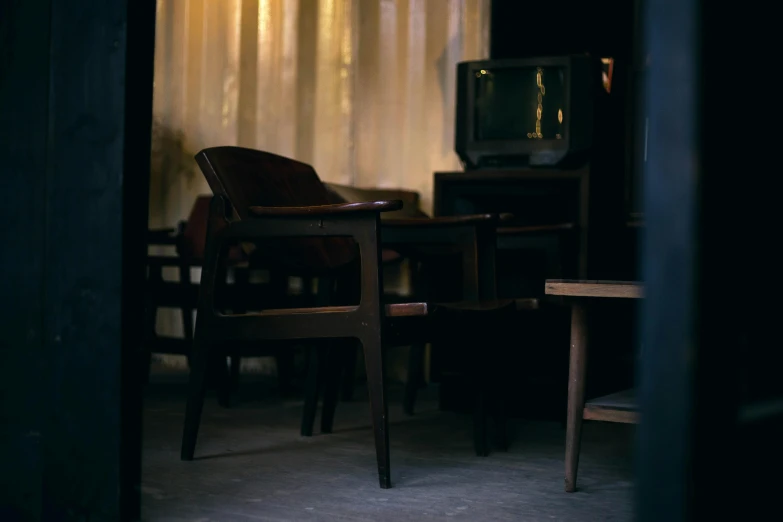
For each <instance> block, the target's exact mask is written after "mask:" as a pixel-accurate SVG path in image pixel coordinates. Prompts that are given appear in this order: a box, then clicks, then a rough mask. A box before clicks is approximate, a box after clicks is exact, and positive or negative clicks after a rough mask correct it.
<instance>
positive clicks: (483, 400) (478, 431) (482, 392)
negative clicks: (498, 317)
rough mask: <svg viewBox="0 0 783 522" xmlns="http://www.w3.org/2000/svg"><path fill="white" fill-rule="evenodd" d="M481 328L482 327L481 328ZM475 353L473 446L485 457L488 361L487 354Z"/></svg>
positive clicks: (486, 451)
mask: <svg viewBox="0 0 783 522" xmlns="http://www.w3.org/2000/svg"><path fill="white" fill-rule="evenodd" d="M482 330H484V329H483V328H482ZM475 346H476V344H475V342H471V344H470V348H471V349H472V348H473V347H475ZM471 351H472V350H471ZM476 355H477V358H476V368H475V370H474V371H473V372H472V373H473V383H474V394H475V395H474V397H475V399H474V400H475V406H474V409H473V446H474V448H475V450H476V455H477V456H479V457H486V456H488V455H489V443H488V440H487V398H488V397H487V395H488V394H487V391H488V390H487V388H488V383H489V379H488V375H487V370H488V366H489V361H488V360H487V359H488V356H487V354H486V353H484V354H476Z"/></svg>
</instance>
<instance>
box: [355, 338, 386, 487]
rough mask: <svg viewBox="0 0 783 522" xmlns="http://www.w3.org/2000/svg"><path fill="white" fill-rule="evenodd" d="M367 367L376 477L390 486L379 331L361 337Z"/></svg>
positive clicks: (382, 483) (384, 387)
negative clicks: (376, 468) (376, 333)
mask: <svg viewBox="0 0 783 522" xmlns="http://www.w3.org/2000/svg"><path fill="white" fill-rule="evenodd" d="M361 343H362V348H363V350H364V360H365V366H366V368H367V388H368V390H369V392H370V410H371V412H372V427H373V433H374V435H375V453H376V457H377V460H378V478H379V481H380V486H381V488H383V489H388V488H390V487H391V465H390V458H389V411H388V404H387V403H386V378H385V375H384V368H383V348H382V346H381V336H380V331H379V332H378V335H377V336H372V337H370V336H368V337H365V338H364V339H361Z"/></svg>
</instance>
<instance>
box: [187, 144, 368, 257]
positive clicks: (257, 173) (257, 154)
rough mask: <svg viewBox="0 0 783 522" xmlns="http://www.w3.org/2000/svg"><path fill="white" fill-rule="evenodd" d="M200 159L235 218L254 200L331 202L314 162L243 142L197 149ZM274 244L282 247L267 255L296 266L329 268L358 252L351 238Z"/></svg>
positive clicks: (272, 203)
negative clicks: (241, 144)
mask: <svg viewBox="0 0 783 522" xmlns="http://www.w3.org/2000/svg"><path fill="white" fill-rule="evenodd" d="M196 162H197V163H198V165H199V167H200V168H201V171H202V172H203V173H204V177H205V178H206V179H207V183H208V184H209V187H210V188H211V189H212V192H213V193H214V194H215V195H218V196H223V197H224V198H225V199H226V200H227V201H228V203H229V204H230V205H231V207H232V210H233V212H234V216H233V217H234V218H235V219H248V218H249V217H250V212H249V208H250V207H251V206H265V207H288V206H290V207H302V206H315V205H328V204H330V203H332V202H333V200H332V199H330V196H329V193H328V192H327V190H326V187H325V186H324V184H323V183H322V182H321V180H320V179H319V178H318V174H316V172H315V170H313V168H312V167H311V166H310V165H307V164H305V163H301V162H299V161H296V160H292V159H289V158H285V157H283V156H278V155H276V154H271V153H269V152H262V151H259V150H253V149H246V148H243V147H213V148H208V149H204V150H202V151H201V152H199V153H198V154H197V155H196ZM275 245H276V246H277V247H278V248H276V249H275V250H276V251H275V252H269V257H270V258H273V257H277V261H278V262H284V263H285V264H286V265H288V266H291V267H292V268H295V267H296V268H300V269H302V268H304V269H322V268H326V269H329V268H334V267H336V266H341V265H344V264H346V263H347V262H349V261H350V260H352V259H354V258H355V257H356V245H355V243H354V242H353V241H352V240H350V239H347V238H328V239H322V238H306V239H297V240H293V239H292V240H286V241H284V242H279V243H276V244H275ZM281 258H282V259H281ZM283 259H284V261H283Z"/></svg>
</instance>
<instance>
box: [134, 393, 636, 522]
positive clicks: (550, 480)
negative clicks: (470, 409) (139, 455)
mask: <svg viewBox="0 0 783 522" xmlns="http://www.w3.org/2000/svg"><path fill="white" fill-rule="evenodd" d="M182 392H183V387H182V386H181V385H171V384H169V385H166V386H162V385H157V386H156V385H151V386H150V387H149V389H148V397H147V400H146V405H145V410H146V413H145V437H144V459H143V473H144V475H143V485H142V501H143V517H144V520H145V521H151V522H158V521H160V522H164V521H165V522H174V521H200V522H207V521H218V522H232V521H253V520H268V521H273V520H274V521H282V520H295V521H298V520H303V521H310V520H325V521H326V520H328V521H358V520H368V521H369V520H372V521H394V520H453V519H457V518H458V519H461V520H471V521H472V520H482V521H483V520H487V521H490V520H492V521H501V520H514V521H538V520H568V521H592V520H595V521H615V520H632V518H633V517H632V494H633V483H632V469H631V454H632V440H633V432H632V428H631V427H629V426H626V425H620V424H609V423H592V422H588V423H585V427H584V432H583V444H582V457H581V462H580V475H579V491H578V492H576V493H572V494H566V493H564V492H563V451H564V450H563V447H564V446H563V444H564V437H565V432H564V430H563V429H562V428H561V426H560V424H558V423H546V422H524V421H519V422H516V423H514V425H513V426H512V428H513V432H514V437H513V442H512V447H511V449H510V451H509V452H507V453H498V452H493V453H492V454H491V455H490V456H489V457H486V458H480V457H476V456H475V455H474V454H473V450H472V440H471V419H470V417H469V416H466V415H458V414H454V413H448V412H440V411H437V409H436V407H435V404H436V403H435V401H434V397H433V394H432V389H430V390H429V393H425V396H424V397H423V399H422V400H421V401H420V402H419V408H418V410H419V412H418V413H417V414H416V415H415V416H414V417H406V416H405V415H404V414H403V413H402V409H401V407H400V401H399V393H395V392H394V390H393V391H392V393H391V400H392V404H391V407H390V410H391V411H390V417H391V428H390V435H391V441H392V442H391V444H392V452H391V453H392V480H393V488H392V489H389V490H382V489H380V488H378V481H377V478H376V472H375V453H374V448H373V442H372V436H371V432H370V429H369V409H368V404H367V401H366V400H365V399H364V395H365V394H364V393H363V392H361V391H358V390H357V399H356V400H355V401H354V402H351V403H342V404H340V406H339V408H338V412H337V420H336V426H335V433H334V434H332V435H316V436H314V437H312V438H302V437H300V436H299V434H298V428H299V418H300V417H299V416H300V412H301V406H302V404H301V401H288V402H286V401H281V400H275V399H262V398H260V396H261V395H263V394H258V396H254V395H253V394H252V393H245V395H246V396H245V397H243V400H242V401H241V402H240V404H239V405H237V406H236V407H234V408H232V409H228V410H227V409H222V408H220V407H219V406H218V405H217V404H216V401H215V400H214V398H210V399H208V401H207V405H206V407H205V413H204V418H203V423H202V429H201V432H200V436H199V441H198V446H197V450H196V459H195V460H194V461H192V462H181V461H180V460H179V440H180V435H181V428H182V421H183V417H184V415H183V412H184V394H183V393H182ZM243 393H244V392H243ZM247 395H250V396H249V397H248V396H247Z"/></svg>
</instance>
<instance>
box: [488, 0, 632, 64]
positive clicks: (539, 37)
mask: <svg viewBox="0 0 783 522" xmlns="http://www.w3.org/2000/svg"><path fill="white" fill-rule="evenodd" d="M632 15H633V1H632V0H547V1H545V0H539V1H529V0H493V2H492V22H491V23H492V29H491V41H490V48H491V51H490V52H491V56H492V58H522V57H526V56H540V55H550V54H581V53H585V52H588V53H591V54H594V55H596V56H612V57H616V58H623V57H624V56H625V55H627V54H628V53H629V52H630V49H631V35H632Z"/></svg>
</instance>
